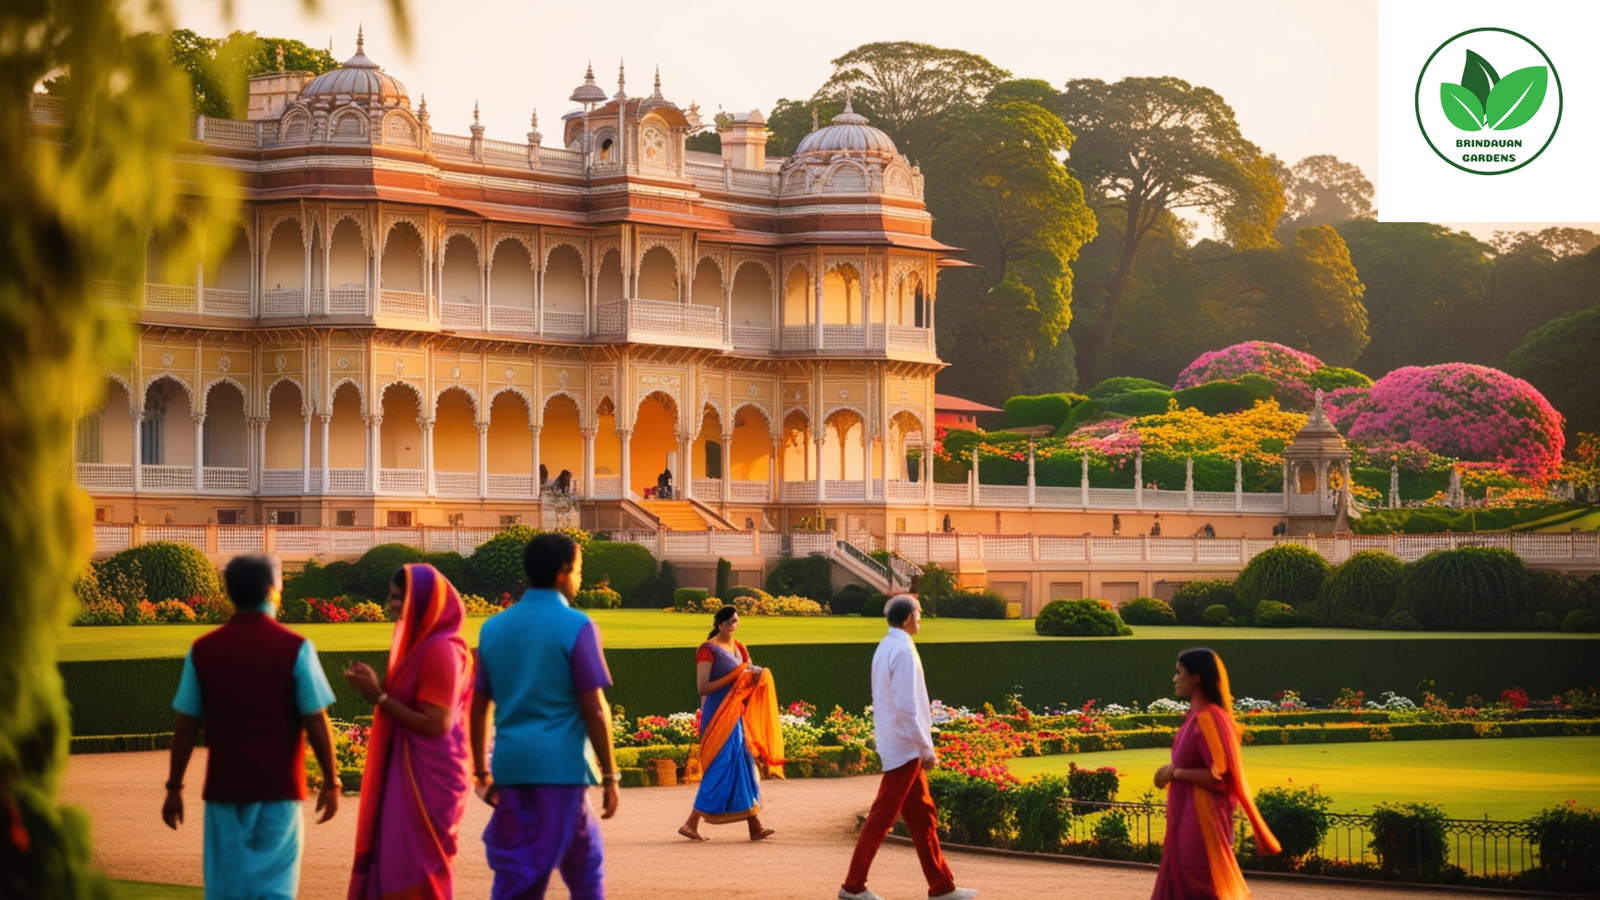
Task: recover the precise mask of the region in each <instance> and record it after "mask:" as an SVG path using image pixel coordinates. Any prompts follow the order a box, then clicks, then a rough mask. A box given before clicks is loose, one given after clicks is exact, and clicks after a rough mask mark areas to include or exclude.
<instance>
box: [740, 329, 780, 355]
mask: <svg viewBox="0 0 1600 900" xmlns="http://www.w3.org/2000/svg"><path fill="white" fill-rule="evenodd" d="M733 349H735V350H762V351H766V350H771V349H772V329H771V328H767V327H765V326H758V325H735V326H733Z"/></svg>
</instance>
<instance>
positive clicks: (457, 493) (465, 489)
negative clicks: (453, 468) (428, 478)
mask: <svg viewBox="0 0 1600 900" xmlns="http://www.w3.org/2000/svg"><path fill="white" fill-rule="evenodd" d="M433 490H434V493H436V494H438V495H439V496H441V497H476V496H478V473H477V472H434V473H433Z"/></svg>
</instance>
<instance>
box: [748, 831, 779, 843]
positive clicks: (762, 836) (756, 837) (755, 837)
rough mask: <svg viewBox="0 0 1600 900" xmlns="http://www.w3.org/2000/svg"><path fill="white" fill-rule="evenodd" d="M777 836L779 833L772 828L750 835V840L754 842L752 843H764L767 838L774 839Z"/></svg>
mask: <svg viewBox="0 0 1600 900" xmlns="http://www.w3.org/2000/svg"><path fill="white" fill-rule="evenodd" d="M775 834H777V832H776V831H773V830H772V829H771V828H763V829H761V830H760V831H758V832H756V833H754V834H752V835H750V840H752V841H764V840H766V839H767V838H769V837H772V836H773V835H775Z"/></svg>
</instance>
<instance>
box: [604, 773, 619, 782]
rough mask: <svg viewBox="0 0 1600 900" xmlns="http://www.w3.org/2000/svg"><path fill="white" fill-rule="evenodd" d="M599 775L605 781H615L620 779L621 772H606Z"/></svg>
mask: <svg viewBox="0 0 1600 900" xmlns="http://www.w3.org/2000/svg"><path fill="white" fill-rule="evenodd" d="M601 777H602V778H604V779H605V780H606V781H617V782H620V781H622V773H621V772H607V773H605V774H604V775H602V776H601Z"/></svg>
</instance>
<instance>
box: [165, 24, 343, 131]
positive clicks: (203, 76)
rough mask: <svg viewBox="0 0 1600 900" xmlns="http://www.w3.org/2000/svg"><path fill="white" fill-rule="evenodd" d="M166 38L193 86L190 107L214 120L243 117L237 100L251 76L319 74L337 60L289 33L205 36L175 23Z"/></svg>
mask: <svg viewBox="0 0 1600 900" xmlns="http://www.w3.org/2000/svg"><path fill="white" fill-rule="evenodd" d="M169 40H170V45H171V58H172V63H173V65H175V66H177V68H178V69H179V70H180V71H182V72H183V73H184V74H186V75H188V76H189V81H190V84H191V85H192V87H193V90H194V97H193V100H192V103H191V106H192V108H193V110H194V111H195V112H196V113H199V114H201V115H206V116H213V117H215V118H219V119H240V118H244V116H243V113H244V110H243V108H242V106H241V104H242V102H243V99H244V96H245V93H246V90H247V87H248V83H249V80H250V77H251V76H253V75H265V74H267V73H269V72H311V73H312V74H316V75H320V74H322V73H323V72H327V71H329V70H331V69H333V68H334V67H336V66H338V64H339V63H338V61H337V60H335V59H334V58H333V54H332V53H330V52H329V51H327V50H316V49H313V48H311V47H308V46H306V45H305V44H304V43H302V42H300V41H296V40H292V39H290V38H277V37H261V36H260V35H258V34H256V33H255V32H254V31H235V32H233V33H232V34H230V35H228V36H227V37H225V38H208V37H205V36H203V35H199V34H196V33H195V32H193V31H190V30H189V29H187V28H178V29H175V30H174V31H173V32H172V35H171V37H170V39H169ZM280 53H281V54H282V57H281V59H280V56H279V54H280Z"/></svg>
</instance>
